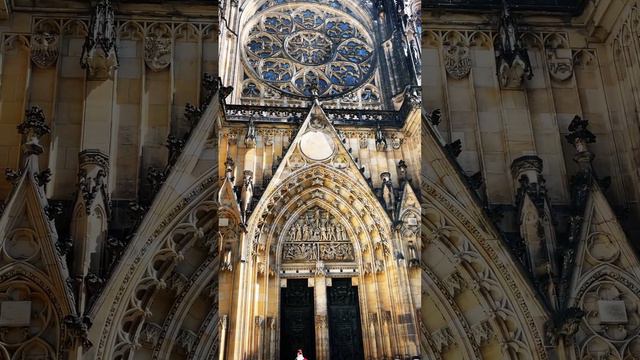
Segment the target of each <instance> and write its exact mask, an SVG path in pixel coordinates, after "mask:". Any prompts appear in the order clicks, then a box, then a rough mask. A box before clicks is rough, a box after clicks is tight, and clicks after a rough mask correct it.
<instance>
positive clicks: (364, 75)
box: [243, 4, 376, 98]
mask: <svg viewBox="0 0 640 360" xmlns="http://www.w3.org/2000/svg"><path fill="white" fill-rule="evenodd" d="M373 44H374V43H373V41H372V39H371V37H370V36H369V33H368V32H367V30H366V29H365V28H364V27H363V26H362V25H360V23H359V22H358V21H357V20H355V19H354V18H353V17H351V16H350V15H348V14H346V13H344V12H342V11H340V10H337V9H334V8H331V7H328V6H323V5H317V4H315V5H314V6H313V7H312V8H311V7H309V5H306V6H305V4H291V5H281V6H276V7H273V8H270V9H268V10H266V11H265V12H263V13H261V14H259V15H258V16H256V17H255V18H254V19H252V20H251V21H249V23H248V26H247V27H246V30H245V35H244V51H243V53H244V54H243V58H244V62H245V66H246V69H247V70H248V71H247V72H248V73H249V74H250V75H249V76H251V77H254V78H256V79H258V80H260V81H262V82H264V83H266V84H267V85H269V86H270V87H272V88H274V89H277V90H278V91H280V92H282V93H284V94H286V95H290V96H294V97H310V96H311V95H312V91H317V93H318V96H319V97H320V98H334V97H338V96H341V95H344V94H346V93H348V92H350V91H352V90H354V89H356V88H358V87H360V86H361V85H363V84H365V83H366V82H368V81H369V80H370V79H371V77H372V76H373V72H374V70H375V67H376V61H375V47H374V45H373Z"/></svg>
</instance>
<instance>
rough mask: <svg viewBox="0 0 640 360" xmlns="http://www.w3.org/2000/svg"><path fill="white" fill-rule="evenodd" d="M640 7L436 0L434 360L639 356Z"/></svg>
mask: <svg viewBox="0 0 640 360" xmlns="http://www.w3.org/2000/svg"><path fill="white" fill-rule="evenodd" d="M547 5H549V6H547ZM637 6H638V4H637V3H636V2H635V1H617V2H616V1H613V2H608V1H593V2H584V3H583V2H579V1H566V2H545V1H539V2H535V5H533V3H531V2H526V1H508V2H504V3H501V2H499V1H495V2H492V1H485V2H477V3H476V2H473V1H471V2H467V3H465V4H462V2H461V3H460V4H458V5H453V4H451V3H450V2H446V1H437V0H435V1H426V2H423V11H424V13H423V27H424V28H423V33H422V66H423V70H422V73H423V105H424V108H425V109H427V110H426V114H427V115H428V116H427V117H426V119H425V122H424V124H423V137H422V159H423V166H422V170H423V176H422V195H423V196H424V197H423V208H422V219H423V221H422V225H423V228H422V239H423V241H424V242H425V243H423V255H422V259H423V263H422V265H423V270H424V273H423V285H422V294H423V295H422V302H421V304H422V308H421V311H422V323H421V330H422V334H423V353H424V354H425V356H426V358H429V359H462V358H464V359H467V358H468V359H472V358H484V359H498V358H500V359H576V358H579V359H603V358H606V359H628V358H634V357H637V356H638V355H637V354H638V353H637V350H636V345H635V343H636V342H637V341H638V340H637V339H638V338H637V335H638V328H637V326H636V325H633V324H635V320H633V319H634V317H635V316H636V315H635V313H636V310H635V309H636V307H637V306H638V304H639V301H640V299H639V298H638V292H637V290H636V289H637V284H638V281H639V280H640V277H639V275H640V273H638V255H637V254H638V252H637V250H638V247H637V244H635V243H633V242H632V241H631V240H632V239H633V238H634V237H635V236H636V234H637V231H638V227H637V224H638V214H639V212H638V201H637V198H638V193H637V192H638V187H637V186H636V184H637V183H638V163H637V155H638V153H637V147H636V146H635V145H634V144H635V142H636V140H635V139H637V137H638V135H639V134H640V133H638V128H637V119H636V115H635V109H636V106H637V104H636V101H635V100H634V96H635V95H634V94H635V93H636V92H637V87H636V85H635V81H636V80H637V74H636V73H635V71H636V68H637V63H636V60H635V58H636V55H635V54H636V52H637V49H638V47H637V44H636V43H634V42H632V41H631V39H635V38H636V37H635V36H636V35H634V34H636V32H637V29H636V27H635V25H634V20H633V19H635V18H636V16H637ZM613 313H616V314H618V316H617V317H616V316H613V315H612V314H613ZM614 317H615V319H614ZM613 329H617V330H616V331H619V332H616V334H615V335H614V334H613V333H612V331H613Z"/></svg>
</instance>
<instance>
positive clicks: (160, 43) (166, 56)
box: [144, 35, 173, 71]
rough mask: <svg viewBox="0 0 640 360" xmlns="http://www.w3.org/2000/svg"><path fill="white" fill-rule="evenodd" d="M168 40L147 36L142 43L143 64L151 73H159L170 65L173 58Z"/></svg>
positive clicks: (170, 43) (170, 42)
mask: <svg viewBox="0 0 640 360" xmlns="http://www.w3.org/2000/svg"><path fill="white" fill-rule="evenodd" d="M172 46H173V45H172V41H171V39H170V38H166V37H159V36H155V35H152V36H147V37H146V38H145V42H144V62H145V64H147V66H148V67H149V69H151V71H161V70H164V69H166V68H167V67H168V66H169V65H171V58H172V57H173V51H172Z"/></svg>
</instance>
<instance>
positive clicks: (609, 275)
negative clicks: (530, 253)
mask: <svg viewBox="0 0 640 360" xmlns="http://www.w3.org/2000/svg"><path fill="white" fill-rule="evenodd" d="M588 197H589V198H588V200H587V202H586V207H585V212H584V220H583V221H584V222H583V225H582V229H581V232H580V239H579V243H578V246H577V248H576V252H575V267H574V270H573V271H574V273H573V278H572V280H571V284H570V285H569V286H570V289H571V297H570V299H569V302H570V303H569V305H568V306H573V307H577V308H579V309H581V311H582V312H583V314H584V316H583V318H582V320H581V321H580V322H579V330H578V332H577V333H576V336H575V341H576V342H577V344H578V346H579V349H581V350H580V354H579V356H580V358H590V357H595V356H597V354H599V353H601V352H602V351H607V352H608V353H609V354H611V355H612V356H614V357H616V358H633V357H635V356H637V355H638V353H637V347H638V345H639V344H640V337H639V334H640V316H639V315H638V304H640V295H639V294H640V282H638V280H637V279H639V278H640V269H639V268H638V263H639V262H638V257H637V255H636V253H635V252H634V251H633V249H632V248H631V246H630V243H629V240H628V238H627V236H626V235H625V233H624V232H623V230H622V227H621V225H620V223H619V221H618V219H617V218H616V216H615V214H614V212H613V211H612V209H611V207H610V205H609V203H608V201H607V199H606V198H605V197H604V194H603V193H602V191H601V190H600V188H599V186H598V185H597V184H593V188H592V189H591V190H590V192H589V194H588Z"/></svg>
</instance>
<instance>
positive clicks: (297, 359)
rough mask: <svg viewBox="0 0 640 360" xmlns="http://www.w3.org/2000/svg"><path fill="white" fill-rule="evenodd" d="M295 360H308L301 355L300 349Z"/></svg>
mask: <svg viewBox="0 0 640 360" xmlns="http://www.w3.org/2000/svg"><path fill="white" fill-rule="evenodd" d="M296 360H309V359H307V358H306V357H304V355H303V354H302V349H300V350H298V356H296Z"/></svg>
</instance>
